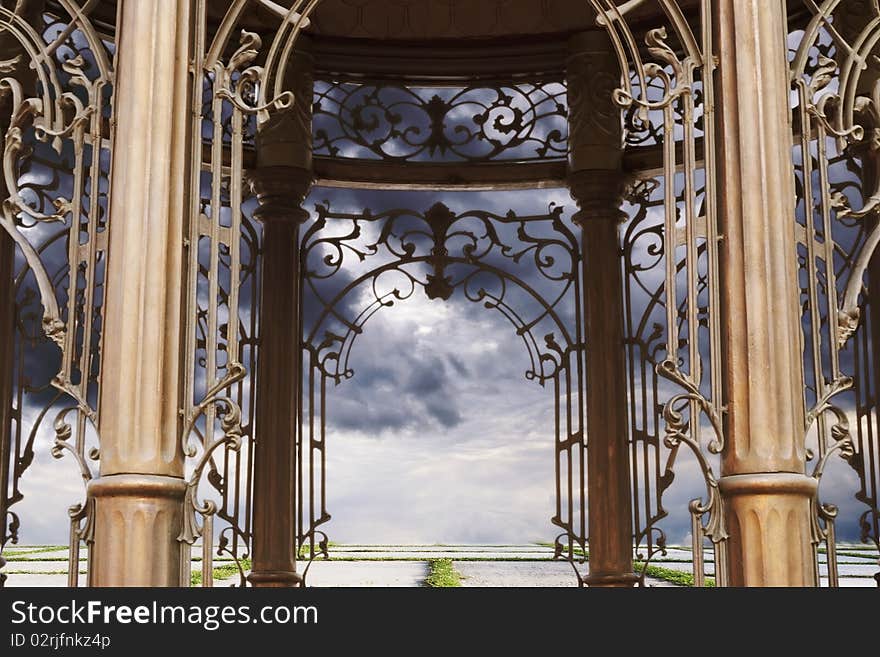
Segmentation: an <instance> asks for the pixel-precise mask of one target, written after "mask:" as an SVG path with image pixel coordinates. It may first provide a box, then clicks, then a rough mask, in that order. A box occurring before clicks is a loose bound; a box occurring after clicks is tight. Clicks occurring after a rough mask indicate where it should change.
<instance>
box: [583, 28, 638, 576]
mask: <svg viewBox="0 0 880 657" xmlns="http://www.w3.org/2000/svg"><path fill="white" fill-rule="evenodd" d="M566 78H567V82H568V103H569V134H570V136H569V139H570V154H569V169H568V181H569V188H570V191H571V195H572V197H573V198H574V200H575V201H576V202H577V204H578V206H579V208H580V211H579V212H578V213H577V214H576V215H575V217H574V221H575V223H577V224H578V225H579V226H580V227H581V253H582V267H583V290H584V297H583V313H584V329H585V331H584V340H585V343H586V367H587V371H586V394H585V399H586V425H587V427H586V428H587V469H588V477H587V482H588V483H587V497H588V511H589V554H590V558H589V563H590V571H589V575H588V576H587V578H586V583H587V584H588V585H589V586H606V587H630V586H633V584H634V583H635V582H636V581H637V578H636V576H635V575H634V574H633V563H632V552H633V535H632V502H631V489H630V486H631V484H630V462H629V449H628V444H627V435H628V418H627V395H626V363H625V353H624V344H623V279H622V269H621V268H622V263H621V255H620V236H619V234H618V226H619V224H620V222H621V220H622V219H623V214H622V213H621V211H620V197H621V193H622V191H623V184H624V182H625V180H624V176H623V173H622V171H621V139H622V138H621V117H620V110H619V109H618V108H617V107H616V106H615V105H614V103H613V101H612V96H611V94H612V91H613V90H614V89H615V88H617V87H618V86H619V79H620V74H619V64H618V62H617V59H616V58H615V56H614V53H613V50H612V47H611V42H610V41H609V39H608V36H607V35H606V33H605V32H604V31H595V32H584V33H581V34H578V35H575V36H574V37H572V38H571V40H570V41H569V57H568V62H567V72H566Z"/></svg>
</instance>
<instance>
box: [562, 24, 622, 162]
mask: <svg viewBox="0 0 880 657" xmlns="http://www.w3.org/2000/svg"><path fill="white" fill-rule="evenodd" d="M568 53H569V54H568V59H567V62H566V74H565V77H566V83H567V87H568V126H569V160H568V164H569V171H571V172H572V173H575V172H578V171H582V170H596V169H611V170H619V169H620V167H621V161H622V156H623V150H622V148H621V146H622V134H623V128H622V119H621V114H620V108H619V107H618V106H617V105H616V104H615V102H614V91H615V90H616V89H618V88H619V87H620V65H619V63H618V61H617V57H616V56H615V54H614V48H613V47H612V44H611V41H610V39H609V38H608V35H607V34H606V32H605V30H594V31H589V32H580V33H578V34H575V35H574V36H572V37H571V38H570V39H569V42H568Z"/></svg>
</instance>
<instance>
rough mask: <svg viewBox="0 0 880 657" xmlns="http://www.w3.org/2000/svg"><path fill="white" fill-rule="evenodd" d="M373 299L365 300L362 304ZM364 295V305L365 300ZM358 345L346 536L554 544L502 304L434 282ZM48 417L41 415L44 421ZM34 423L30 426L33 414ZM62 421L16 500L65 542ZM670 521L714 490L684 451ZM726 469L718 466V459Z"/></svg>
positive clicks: (830, 473) (360, 202)
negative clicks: (428, 292)
mask: <svg viewBox="0 0 880 657" xmlns="http://www.w3.org/2000/svg"><path fill="white" fill-rule="evenodd" d="M326 198H330V200H332V202H333V205H334V208H335V209H337V210H343V209H353V208H358V209H360V208H363V207H364V206H365V205H370V207H373V208H374V209H376V208H377V206H379V207H381V206H382V205H383V204H384V205H386V207H410V208H413V209H415V210H419V211H424V210H426V209H427V208H428V207H430V205H432V204H433V203H434V202H436V201H438V200H439V201H444V202H445V203H447V204H448V205H449V206H450V207H452V208H453V209H454V210H459V211H460V210H464V209H467V208H474V209H484V210H489V211H493V212H497V213H504V212H506V211H507V210H508V209H509V208H511V207H513V208H515V209H516V210H517V212H518V213H520V214H529V213H535V214H540V213H542V212H546V211H547V208H548V206H549V204H550V203H551V202H556V203H557V204H563V205H565V206H566V209H567V212H566V214H568V213H569V211H570V209H571V206H572V203H571V201H570V199H568V198H567V195H566V194H565V193H564V192H563V191H559V190H556V191H547V192H528V193H494V194H480V193H471V194H457V195H456V194H439V195H438V194H436V193H418V194H416V193H411V194H390V195H388V194H386V195H384V196H382V195H379V194H376V193H372V194H367V193H353V192H338V191H333V190H315V192H314V193H313V194H312V199H311V201H310V203H314V202H317V201H320V200H323V199H326ZM362 300H363V299H361V301H362ZM354 301H358V300H357V299H355V300H354ZM366 329H367V330H366V331H365V333H364V335H363V336H361V337H360V338H359V339H358V341H357V342H356V343H355V347H354V349H353V352H352V360H351V366H352V368H353V369H354V371H355V376H354V378H353V379H351V380H349V381H346V382H344V383H343V384H341V385H340V386H338V387H335V388H332V389H331V392H330V393H329V395H328V436H327V441H328V447H327V458H328V474H327V495H328V510H329V512H330V514H331V515H332V516H333V519H332V521H331V522H330V523H329V524H327V525H324V526H323V527H322V529H324V530H325V531H326V532H327V533H328V535H329V536H330V538H331V540H334V541H338V542H355V541H358V542H376V543H378V542H385V543H389V542H398V543H410V542H412V543H416V542H418V543H433V542H448V543H456V542H462V543H506V542H519V541H537V540H544V541H548V540H552V539H553V537H554V536H555V535H556V533H557V532H556V531H555V529H556V528H555V527H553V526H552V525H551V524H550V517H551V515H552V514H553V513H554V510H555V487H554V452H553V399H552V391H551V390H550V389H549V388H546V389H545V388H542V387H541V386H540V385H538V384H536V383H535V382H531V381H527V380H526V379H525V378H524V372H525V370H526V369H527V368H528V366H529V361H528V357H527V353H526V350H525V348H524V346H523V344H522V341H521V340H520V339H519V338H518V337H517V336H516V335H515V333H514V330H513V328H512V327H511V325H510V324H509V323H508V322H507V321H506V320H505V319H504V318H503V317H501V316H500V314H498V313H497V312H494V311H490V310H486V309H484V308H482V307H481V306H480V304H475V303H472V302H469V301H467V300H465V299H464V298H463V297H462V295H461V294H460V291H458V292H456V294H454V295H453V297H452V298H451V299H450V300H449V301H448V302H443V301H431V300H429V299H428V298H427V297H426V296H425V295H424V294H423V293H422V292H421V291H420V290H417V291H416V294H414V295H413V296H412V297H411V298H410V299H408V300H406V301H404V302H401V303H398V304H396V305H395V306H394V307H393V308H389V309H384V310H383V311H381V312H379V313H378V314H377V315H376V316H374V317H373V318H372V319H371V320H370V321H369V323H368V324H367V326H366ZM34 413H35V411H34V409H28V413H27V414H28V416H29V417H30V418H31V419H32V418H33V415H34ZM26 424H27V422H26ZM51 439H52V435H51V423H46V426H45V427H44V430H43V432H42V433H41V434H40V436H39V437H38V439H37V456H36V460H35V462H34V464H33V465H32V466H31V468H30V470H29V471H28V473H27V475H26V476H25V477H24V479H23V483H22V488H23V490H24V492H25V495H26V496H25V500H24V501H23V502H21V503H19V504H17V505H16V506H15V510H16V511H17V512H19V513H20V515H21V516H22V518H23V523H22V530H21V541H22V542H23V543H64V542H65V541H66V534H67V518H66V508H67V506H68V505H69V504H72V503H74V502H76V501H78V500H80V499H81V491H82V484H81V482H80V480H79V476H78V472H77V470H76V467H75V464H74V463H73V461H72V460H71V459H70V458H69V457H66V458H65V459H63V460H61V461H55V460H54V459H52V458H51V457H50V456H49V454H48V452H49V447H50V442H51ZM676 473H677V477H676V480H675V483H674V484H673V486H672V487H671V488H670V489H669V490H668V491H667V493H666V495H665V498H664V502H665V507H666V509H667V510H668V511H669V512H670V517H668V518H667V519H666V520H664V521H663V522H662V524H661V526H662V527H663V528H664V529H665V530H666V532H667V534H668V536H669V539H670V541H671V542H673V543H675V542H683V541H686V540H689V536H688V533H689V527H690V524H689V518H688V515H687V502H688V501H689V500H690V499H692V498H693V497H697V496H699V495H700V494H701V492H702V483H701V478H700V475H699V471H698V469H697V467H696V465H695V462H694V460H693V458H692V457H689V456H687V455H684V456H682V457H681V458H680V459H679V463H678V466H677V468H676ZM716 474H717V466H716ZM856 483H857V482H856V478H855V475H854V474H853V473H852V471H851V470H850V469H849V468H848V466H846V464H844V463H842V462H841V461H840V460H839V459H836V458H835V459H833V460H832V462H831V464H830V466H829V468H828V470H827V472H826V475H825V479H824V481H823V493H824V498H825V499H826V500H828V501H833V502H835V503H836V504H838V505H840V506H841V513H840V524H839V536H840V537H841V538H843V539H853V538H855V537H856V535H857V528H856V525H855V518H856V516H857V514H858V513H860V512H861V509H860V508H859V504H858V503H857V502H855V500H853V499H852V493H853V491H854V490H855V487H856Z"/></svg>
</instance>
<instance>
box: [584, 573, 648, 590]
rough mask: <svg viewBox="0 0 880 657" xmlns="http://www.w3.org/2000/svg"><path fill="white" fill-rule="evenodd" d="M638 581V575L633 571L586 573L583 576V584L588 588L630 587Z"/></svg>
mask: <svg viewBox="0 0 880 657" xmlns="http://www.w3.org/2000/svg"><path fill="white" fill-rule="evenodd" d="M638 583H639V576H638V575H636V574H635V573H622V574H613V575H603V574H601V573H596V574H595V575H587V576H586V577H584V584H586V585H587V586H589V587H590V588H603V589H612V588H613V589H631V588H632V587H634V586H635V585H636V584H638Z"/></svg>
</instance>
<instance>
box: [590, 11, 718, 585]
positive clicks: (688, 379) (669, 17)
mask: <svg viewBox="0 0 880 657" xmlns="http://www.w3.org/2000/svg"><path fill="white" fill-rule="evenodd" d="M591 4H592V5H593V7H594V8H595V9H596V11H597V14H598V16H599V22H600V24H603V25H605V26H606V27H608V29H609V33H610V35H611V38H612V41H613V43H614V44H615V47H616V49H617V52H618V55H619V57H620V60H621V69H622V71H623V72H624V73H623V75H622V76H621V77H622V81H621V86H620V88H619V89H618V90H617V91H615V93H614V98H615V101H616V103H617V104H618V105H619V106H620V107H621V109H622V112H623V117H624V127H625V142H626V144H627V145H629V146H645V145H653V146H658V147H659V148H661V149H662V153H663V156H662V162H663V168H662V171H661V172H660V173H659V174H658V175H656V176H655V177H653V178H642V179H636V180H635V181H634V182H633V183H632V184H631V186H630V189H629V192H628V194H627V199H626V204H625V205H624V210H625V211H626V212H627V214H628V217H629V218H628V220H627V222H626V223H625V224H624V229H623V235H622V256H623V268H624V280H625V294H626V299H625V323H626V326H625V328H626V336H627V338H626V340H627V345H626V349H627V366H628V370H629V371H628V377H629V386H630V389H629V398H630V423H631V428H630V446H631V468H632V471H631V473H632V474H631V476H632V485H633V509H634V518H633V520H634V530H635V543H636V557H637V560H638V563H640V564H641V565H640V569H641V572H642V576H643V577H642V583H643V584H644V574H645V573H646V572H647V570H648V566H649V564H650V562H651V560H652V559H653V558H655V557H656V556H657V555H661V554H666V543H667V537H666V531H665V530H664V528H663V522H662V521H663V520H664V519H665V518H667V516H668V515H669V510H668V509H667V508H666V506H664V495H665V494H667V493H668V492H669V489H670V487H671V486H672V485H673V481H674V480H675V477H676V471H677V470H679V471H680V470H683V469H684V470H685V471H686V472H688V473H693V472H694V471H696V473H698V474H697V475H696V476H697V477H698V478H701V479H702V480H703V483H704V485H705V493H704V494H703V495H701V496H700V497H698V498H695V499H693V500H692V501H691V502H690V505H689V512H690V517H691V521H690V535H691V540H692V549H693V578H694V584H695V585H696V586H703V585H704V583H705V578H704V574H705V573H704V567H705V563H704V547H705V543H706V542H707V541H708V542H709V545H711V546H712V547H713V548H714V555H715V558H714V561H715V573H716V582H717V584H718V585H722V586H723V585H724V584H725V583H726V574H727V572H726V571H727V565H726V554H727V552H726V538H727V531H726V528H725V525H724V514H723V509H722V499H721V496H720V494H719V491H718V484H717V480H716V475H715V471H716V468H717V467H718V466H717V461H718V458H717V455H718V454H719V453H720V452H721V450H722V449H723V448H724V442H725V441H724V434H723V426H722V413H723V408H724V401H723V397H722V391H721V368H720V357H721V353H720V352H721V349H720V332H719V325H718V312H719V298H718V297H719V279H718V239H719V236H718V226H717V219H716V211H715V202H714V193H715V192H714V190H713V189H712V188H711V187H710V185H711V184H712V183H713V181H714V180H715V166H714V145H713V143H712V134H711V131H709V132H705V131H704V129H703V126H704V122H707V121H711V119H712V117H711V114H710V112H711V108H712V107H713V100H712V99H713V89H712V70H713V64H712V60H711V58H710V57H707V56H706V53H711V51H712V41H711V39H712V33H711V15H710V3H709V2H703V3H702V4H701V14H700V22H699V23H698V24H697V25H696V26H695V27H696V28H698V29H697V31H694V26H693V25H692V24H691V23H689V22H688V21H687V20H685V17H684V14H683V12H682V10H681V9H680V8H679V6H678V4H677V3H675V2H663V3H660V4H661V5H662V7H663V9H664V14H665V21H664V23H661V24H658V25H656V26H652V28H651V29H647V30H646V32H645V35H644V39H643V41H642V42H640V41H639V40H638V39H637V38H636V35H635V33H634V32H633V31H632V30H631V29H630V27H629V26H628V24H627V16H626V13H627V11H628V9H629V7H628V6H619V7H618V6H617V3H613V2H609V1H595V2H591ZM682 447H684V448H685V450H684V451H685V453H689V454H690V455H691V456H692V457H693V459H694V463H695V466H696V467H693V466H691V465H690V464H688V465H686V466H685V464H683V463H682V459H683V456H684V455H683V454H681V453H680V452H681V451H682ZM689 479H691V480H693V475H689Z"/></svg>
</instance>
